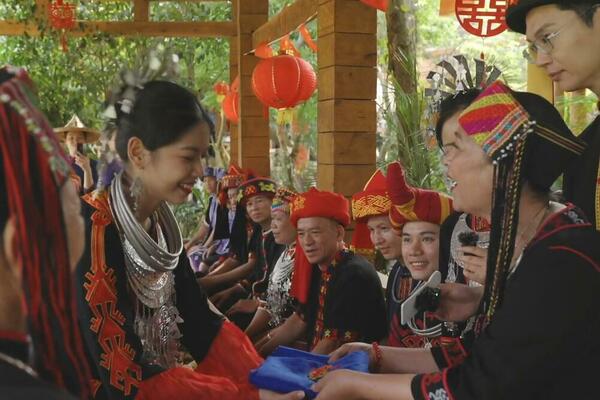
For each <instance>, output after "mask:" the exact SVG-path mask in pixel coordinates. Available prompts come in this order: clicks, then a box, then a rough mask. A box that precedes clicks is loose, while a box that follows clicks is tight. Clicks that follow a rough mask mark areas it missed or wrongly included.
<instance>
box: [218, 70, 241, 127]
mask: <svg viewBox="0 0 600 400" xmlns="http://www.w3.org/2000/svg"><path fill="white" fill-rule="evenodd" d="M239 88H240V77H239V76H237V77H236V78H235V79H234V80H233V83H232V84H231V86H230V88H229V89H230V90H229V92H228V93H227V94H226V95H225V98H224V99H223V103H222V104H223V113H224V114H225V118H226V119H227V121H229V122H231V123H233V124H238V123H239V121H240V116H239V108H240V94H239Z"/></svg>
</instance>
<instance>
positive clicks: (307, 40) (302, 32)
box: [298, 24, 317, 53]
mask: <svg viewBox="0 0 600 400" xmlns="http://www.w3.org/2000/svg"><path fill="white" fill-rule="evenodd" d="M298 32H300V35H302V38H303V39H304V42H305V43H306V45H307V46H308V47H310V49H311V50H312V51H314V52H315V53H316V52H317V44H316V43H315V41H314V40H313V38H312V36H310V32H309V31H308V28H307V27H306V25H305V24H302V25H300V28H298Z"/></svg>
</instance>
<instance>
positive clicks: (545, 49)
mask: <svg viewBox="0 0 600 400" xmlns="http://www.w3.org/2000/svg"><path fill="white" fill-rule="evenodd" d="M598 8H600V5H595V6H592V7H591V8H590V9H589V10H588V11H587V12H586V16H587V14H591V13H593V12H595V11H596V10H597V9H598ZM569 25H572V24H565V25H563V27H562V28H560V29H559V30H557V31H555V32H552V33H547V34H545V35H544V36H542V37H541V38H539V39H537V40H534V41H533V42H531V43H529V45H528V46H527V48H526V49H525V50H523V57H524V58H525V59H526V60H527V61H529V62H530V63H531V64H535V62H536V60H537V57H538V55H539V54H540V53H541V54H545V55H547V56H548V55H550V54H552V51H553V50H554V43H553V40H554V39H556V37H557V36H558V35H560V34H561V33H562V32H563V31H564V30H565V29H566V28H567V27H568V26H569Z"/></svg>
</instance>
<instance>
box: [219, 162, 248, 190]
mask: <svg viewBox="0 0 600 400" xmlns="http://www.w3.org/2000/svg"><path fill="white" fill-rule="evenodd" d="M247 179H248V172H247V171H244V170H242V169H241V168H240V167H238V166H237V165H234V164H232V165H230V166H229V169H228V170H227V173H226V174H225V175H224V176H223V178H221V182H220V183H219V187H220V190H227V189H232V188H236V187H238V186H240V185H241V184H242V183H243V182H244V181H246V180H247Z"/></svg>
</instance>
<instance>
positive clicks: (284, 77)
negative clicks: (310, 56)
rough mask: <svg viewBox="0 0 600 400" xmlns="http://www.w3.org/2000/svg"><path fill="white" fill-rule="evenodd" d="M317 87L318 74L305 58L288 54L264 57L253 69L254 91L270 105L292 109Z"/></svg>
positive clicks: (264, 102) (307, 97) (261, 99)
mask: <svg viewBox="0 0 600 400" xmlns="http://www.w3.org/2000/svg"><path fill="white" fill-rule="evenodd" d="M316 88H317V76H316V74H315V71H314V70H313V67H312V66H311V65H310V64H309V63H308V62H307V61H305V60H303V59H302V58H299V57H294V56H291V55H287V54H282V55H279V56H275V57H271V58H267V59H264V60H261V61H260V62H259V63H258V65H257V66H256V68H254V71H253V72H252V91H253V92H254V94H255V95H256V97H258V99H259V100H260V101H261V102H262V103H263V104H264V105H266V106H268V107H273V108H277V109H281V108H292V107H294V106H296V105H297V104H299V103H301V102H303V101H306V100H308V99H309V98H310V96H312V94H313V93H314V91H315V89H316Z"/></svg>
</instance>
